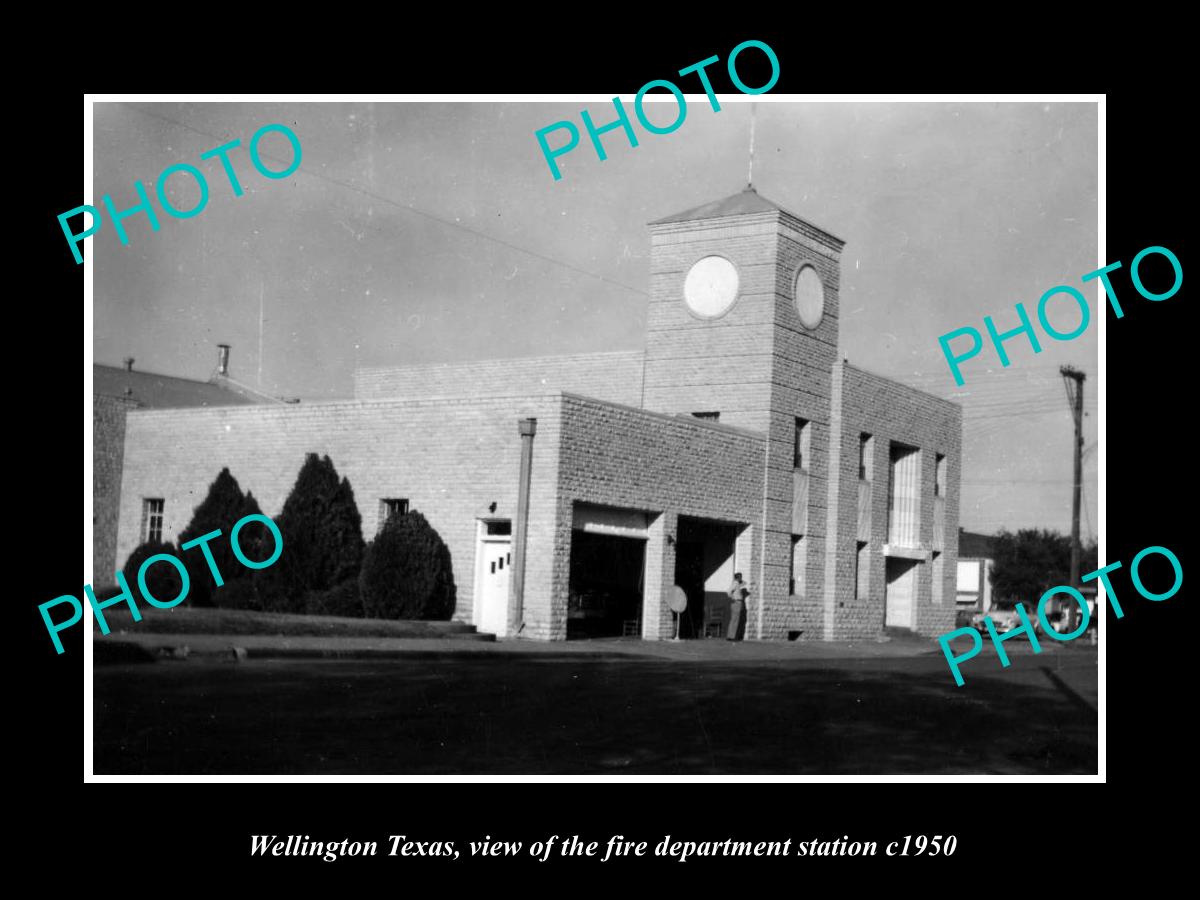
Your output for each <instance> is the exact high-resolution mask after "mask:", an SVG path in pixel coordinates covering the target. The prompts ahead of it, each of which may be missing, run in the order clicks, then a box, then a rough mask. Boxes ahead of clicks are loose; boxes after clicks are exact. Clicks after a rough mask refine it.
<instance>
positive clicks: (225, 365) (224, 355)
mask: <svg viewBox="0 0 1200 900" xmlns="http://www.w3.org/2000/svg"><path fill="white" fill-rule="evenodd" d="M217 374H218V375H225V376H228V375H229V345H228V344H217Z"/></svg>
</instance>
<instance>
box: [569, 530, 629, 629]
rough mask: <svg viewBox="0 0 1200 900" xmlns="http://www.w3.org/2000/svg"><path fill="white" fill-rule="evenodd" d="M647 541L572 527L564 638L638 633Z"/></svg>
mask: <svg viewBox="0 0 1200 900" xmlns="http://www.w3.org/2000/svg"><path fill="white" fill-rule="evenodd" d="M645 578H646V542H645V541H643V540H638V539H637V538H628V537H615V536H613V535H609V534H592V533H589V532H587V531H574V532H573V533H572V534H571V589H570V601H569V603H568V605H567V640H574V639H577V638H599V637H641V635H642V597H643V590H644V585H645Z"/></svg>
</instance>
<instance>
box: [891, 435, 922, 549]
mask: <svg viewBox="0 0 1200 900" xmlns="http://www.w3.org/2000/svg"><path fill="white" fill-rule="evenodd" d="M889 455H890V458H891V466H890V469H891V471H890V472H889V482H890V483H889V485H888V542H889V543H892V544H900V545H901V546H904V547H916V546H917V545H918V544H917V538H918V536H919V535H920V526H921V504H920V491H921V451H920V450H919V449H918V448H916V447H910V446H908V445H906V444H900V443H897V442H895V441H893V442H892V445H891V452H890V454H889Z"/></svg>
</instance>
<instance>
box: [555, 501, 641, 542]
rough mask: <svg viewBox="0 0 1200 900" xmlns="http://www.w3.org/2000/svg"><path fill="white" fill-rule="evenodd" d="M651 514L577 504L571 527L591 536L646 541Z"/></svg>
mask: <svg viewBox="0 0 1200 900" xmlns="http://www.w3.org/2000/svg"><path fill="white" fill-rule="evenodd" d="M650 519H651V514H650V513H647V512H643V511H641V510H638V509H624V508H622V507H619V506H597V505H595V504H591V503H576V504H575V512H574V515H573V518H572V522H571V527H572V528H574V529H575V530H576V531H586V532H589V533H591V534H610V535H613V536H615V537H628V538H641V539H642V540H645V539H646V534H647V528H648V527H649V525H650Z"/></svg>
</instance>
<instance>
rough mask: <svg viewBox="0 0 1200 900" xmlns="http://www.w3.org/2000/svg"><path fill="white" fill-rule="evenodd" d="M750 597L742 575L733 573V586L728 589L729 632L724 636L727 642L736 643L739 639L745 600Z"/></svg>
mask: <svg viewBox="0 0 1200 900" xmlns="http://www.w3.org/2000/svg"><path fill="white" fill-rule="evenodd" d="M749 596H750V588H749V586H748V585H747V584H746V582H744V581H742V573H741V572H734V573H733V584H732V585H730V587H729V631H728V632H727V633H726V635H725V640H727V641H738V640H741V638H740V637H739V636H738V632H739V631H740V630H741V624H742V612H743V611H744V610H745V609H746V598H747V597H749Z"/></svg>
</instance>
